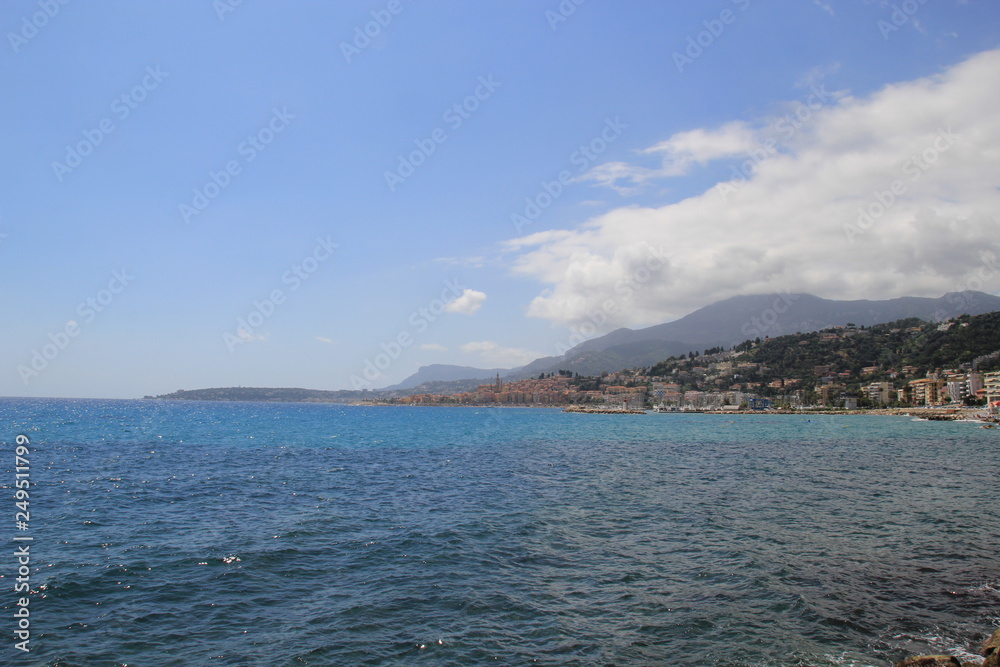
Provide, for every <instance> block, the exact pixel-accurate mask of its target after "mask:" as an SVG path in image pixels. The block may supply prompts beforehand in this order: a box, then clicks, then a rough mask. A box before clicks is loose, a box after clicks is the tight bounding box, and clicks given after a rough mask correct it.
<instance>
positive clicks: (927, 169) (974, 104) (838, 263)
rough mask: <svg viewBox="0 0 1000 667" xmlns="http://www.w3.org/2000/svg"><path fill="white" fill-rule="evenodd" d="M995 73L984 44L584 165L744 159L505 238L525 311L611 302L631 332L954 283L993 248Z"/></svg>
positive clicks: (998, 154) (632, 173) (684, 168)
mask: <svg viewBox="0 0 1000 667" xmlns="http://www.w3.org/2000/svg"><path fill="white" fill-rule="evenodd" d="M998 79H1000V51H989V52H985V53H981V54H979V55H977V56H975V57H973V58H971V59H969V60H968V61H966V62H964V63H961V64H959V65H957V66H955V67H953V68H951V69H950V70H948V71H946V72H944V73H942V74H939V75H936V76H932V77H927V78H923V79H919V80H915V81H911V82H905V83H901V84H895V85H890V86H886V87H885V88H884V89H882V90H880V91H878V92H877V93H875V94H873V95H871V96H870V97H868V98H865V99H859V98H854V97H851V96H849V95H842V94H840V95H835V96H833V97H834V99H830V100H827V102H825V103H824V104H825V105H815V106H805V105H804V104H801V103H800V104H798V105H797V107H796V108H797V110H798V111H800V112H803V111H804V113H802V115H801V116H799V118H798V119H796V118H794V117H793V118H792V121H793V122H792V123H785V124H784V125H783V124H782V123H781V122H780V121H779V122H775V119H758V121H759V122H755V123H753V124H750V123H746V122H744V121H734V122H732V123H728V124H726V125H724V126H723V127H722V128H719V129H715V130H708V129H705V130H691V131H687V132H683V133H680V134H677V135H674V136H673V137H671V138H670V139H668V140H667V141H665V142H662V143H660V144H657V145H656V146H653V147H652V148H650V149H647V150H646V151H645V152H646V153H650V152H652V153H662V154H663V155H664V166H663V167H662V168H661V169H658V170H648V169H645V168H643V167H636V168H632V167H630V165H625V164H623V163H615V164H614V166H613V167H612V168H610V169H609V170H607V171H605V172H601V171H600V170H599V169H598V170H595V173H605V174H610V175H613V176H614V178H611V177H610V176H609V178H608V179H606V184H608V185H612V186H617V187H621V185H620V183H619V182H620V181H621V180H625V181H626V182H627V183H628V184H630V185H632V186H635V185H637V184H639V185H641V184H642V183H645V182H649V181H653V180H655V179H658V178H665V177H671V176H677V175H680V174H684V173H688V172H690V171H691V170H693V169H695V168H696V167H697V166H699V165H702V164H705V163H707V162H708V161H711V160H718V159H722V158H728V159H729V160H730V161H731V162H732V164H733V166H734V167H738V166H740V165H744V166H747V165H749V166H750V167H753V169H748V170H747V173H748V174H749V177H748V178H741V179H733V180H732V181H728V182H723V183H718V184H716V185H715V186H714V187H712V188H710V189H708V190H707V191H705V192H703V193H701V194H699V195H697V196H693V197H690V198H688V199H684V200H682V201H678V202H675V203H670V204H667V205H664V206H661V207H658V208H650V207H620V208H617V209H614V210H611V211H609V212H607V213H605V214H602V215H599V216H597V217H595V218H593V219H591V220H588V221H587V222H585V223H584V224H582V225H581V226H580V227H578V228H577V229H575V230H551V231H547V232H540V233H536V234H533V235H530V236H526V237H522V238H518V239H513V240H512V241H510V242H509V243H508V244H507V249H508V251H510V252H513V253H515V259H514V270H515V272H517V273H520V274H522V275H525V276H529V277H532V278H535V279H537V280H539V281H540V282H542V283H544V284H545V285H546V288H545V289H544V290H543V291H542V292H541V293H540V294H539V295H538V296H537V297H536V298H535V299H534V300H533V301H532V303H531V305H530V307H529V311H528V312H529V315H532V316H535V317H541V318H545V319H549V320H552V321H555V322H561V323H574V322H580V321H583V320H585V319H586V318H587V315H588V314H589V313H592V312H594V311H595V310H598V309H600V308H601V304H602V303H604V302H606V301H607V300H608V299H613V300H615V301H616V304H617V305H618V306H620V307H619V308H617V310H616V312H615V313H614V314H613V315H612V316H611V322H610V324H612V325H618V326H623V325H624V326H629V325H631V326H637V325H638V326H641V325H646V324H653V323H657V322H662V321H665V320H668V319H673V318H676V317H679V316H682V315H684V314H686V313H688V312H690V311H692V310H694V309H696V308H698V307H701V306H703V305H705V304H707V303H711V302H713V301H716V300H720V299H724V298H727V297H730V296H734V295H736V294H753V293H757V294H760V293H773V292H778V291H781V292H784V291H785V290H788V289H790V290H792V291H803V292H811V293H814V294H818V295H821V296H825V297H829V298H842V299H847V298H890V297H895V296H901V295H924V296H940V295H941V294H943V293H944V292H947V291H950V290H953V289H956V288H959V287H960V286H961V285H962V284H963V283H964V282H965V278H966V276H967V274H971V273H972V272H973V271H974V270H976V269H977V268H978V267H979V266H980V262H981V260H980V259H979V257H980V255H981V253H982V252H984V251H986V252H995V253H997V254H1000V224H998V220H1000V189H998V188H997V185H996V178H995V175H996V168H997V164H1000V115H998V114H997V113H996V109H997V108H1000V87H997V86H991V85H988V84H987V82H989V81H996V80H998ZM753 128H761V129H757V130H755V129H753ZM768 142H773V143H770V144H769V143H768ZM761 148H767V150H766V152H763V153H762V152H761ZM753 151H756V154H757V156H758V158H757V160H756V162H754V161H750V160H749V159H748V152H753ZM653 171H655V173H653ZM593 180H598V179H596V178H595V179H593ZM894 184H895V186H896V189H897V191H898V192H897V193H893V192H892V188H893V185H894ZM879 198H881V199H882V200H883V201H886V202H888V201H889V199H890V198H891V199H892V200H893V201H892V202H891V203H890V204H889V205H888V206H887V207H884V208H885V210H884V213H882V214H881V215H875V216H874V217H873V218H872V219H871V220H872V221H871V222H870V223H868V222H867V221H866V219H865V218H863V217H861V218H860V222H859V210H870V211H872V212H874V213H876V214H878V213H879V207H880V204H879V201H878V200H879ZM865 226H867V228H864V227H865ZM852 228H853V229H854V230H855V231H853V232H852V231H851V230H852ZM857 232H860V233H857ZM649 248H658V249H660V251H661V252H662V253H663V254H664V255H665V257H664V260H663V264H662V266H661V267H660V269H659V270H658V271H657V272H656V273H655V275H652V276H651V277H650V278H649V280H647V281H645V282H643V283H642V284H632V285H631V286H629V283H628V281H629V280H630V279H633V278H634V277H635V276H636V275H637V273H636V272H637V271H638V270H639V267H640V265H641V264H642V262H643V261H644V260H643V258H644V257H649V252H650V251H649ZM998 280H1000V279H998ZM633 283H634V281H633ZM626 288H627V289H626ZM984 289H986V290H987V291H996V290H998V289H1000V284H996V285H992V286H990V285H987V286H985V287H984Z"/></svg>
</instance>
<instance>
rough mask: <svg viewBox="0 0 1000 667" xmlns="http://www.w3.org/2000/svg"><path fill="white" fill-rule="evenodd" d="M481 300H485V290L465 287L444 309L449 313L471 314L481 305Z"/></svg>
mask: <svg viewBox="0 0 1000 667" xmlns="http://www.w3.org/2000/svg"><path fill="white" fill-rule="evenodd" d="M483 301H486V293H485V292H480V291H477V290H474V289H466V290H464V291H463V292H462V294H461V295H459V297H458V298H457V299H455V300H454V301H452V302H451V303H449V304H448V305H446V306H445V307H444V309H445V310H446V311H447V312H449V313H462V314H463V315H472V314H473V313H475V312H476V311H477V310H479V308H480V307H481V306H482V305H483Z"/></svg>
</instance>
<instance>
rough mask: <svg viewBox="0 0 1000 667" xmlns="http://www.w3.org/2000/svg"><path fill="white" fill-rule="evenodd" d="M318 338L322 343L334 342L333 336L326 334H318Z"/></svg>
mask: <svg viewBox="0 0 1000 667" xmlns="http://www.w3.org/2000/svg"><path fill="white" fill-rule="evenodd" d="M316 340H318V341H319V342H321V343H326V344H327V345H333V344H334V343H333V339H332V338H327V337H326V336H316Z"/></svg>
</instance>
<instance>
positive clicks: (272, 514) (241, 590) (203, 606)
mask: <svg viewBox="0 0 1000 667" xmlns="http://www.w3.org/2000/svg"><path fill="white" fill-rule="evenodd" d="M0 425H2V429H3V430H2V432H0V443H3V445H2V447H0V456H2V457H3V460H2V463H3V465H2V466H0V474H2V478H0V486H2V488H3V494H2V496H3V497H5V498H9V499H10V500H9V501H7V505H8V514H9V515H10V516H9V517H8V519H7V520H6V524H7V525H6V527H5V528H4V529H3V530H2V531H0V539H2V540H3V541H4V542H5V543H6V544H7V546H6V547H5V548H4V549H3V551H0V553H4V552H5V553H8V554H12V553H13V551H14V549H15V546H16V545H18V544H21V543H17V542H14V541H13V538H14V537H15V535H18V534H20V535H30V536H31V537H32V538H33V540H32V542H31V543H30V545H31V546H30V550H31V575H30V577H31V585H32V594H31V597H30V610H31V616H30V619H31V625H30V631H31V638H30V648H31V651H30V653H27V654H25V653H22V652H20V651H17V650H15V649H14V643H15V641H16V639H15V638H14V634H13V631H14V629H15V627H16V619H15V617H14V610H15V609H16V607H15V601H16V598H17V597H18V596H17V595H15V593H14V592H13V585H14V577H15V576H16V570H17V563H16V560H15V559H14V558H13V557H12V556H10V555H8V556H2V557H0V574H2V575H3V579H2V580H0V591H2V593H0V606H2V612H0V614H2V618H0V628H2V632H0V637H3V638H4V639H3V642H2V643H0V663H3V664H10V665H47V666H50V667H55V666H57V665H58V666H60V667H70V666H86V667H91V666H97V665H109V666H110V665H151V666H156V667H167V666H173V665H178V666H180V665H185V666H187V665H289V666H291V665H483V664H499V665H528V664H538V665H746V666H751V665H752V666H765V665H775V666H777V665H781V666H785V665H793V666H801V667H804V666H806V665H810V666H813V667H819V666H823V665H854V666H858V667H862V666H876V665H879V666H881V665H889V664H891V663H892V662H893V661H895V660H898V659H901V658H902V657H904V656H905V655H912V654H916V653H928V652H929V653H940V652H950V653H953V654H956V655H959V656H964V657H966V658H967V659H972V658H973V655H972V652H974V651H975V649H976V647H977V646H978V644H979V643H980V642H981V641H982V640H983V639H984V637H985V636H986V635H987V634H988V633H989V632H991V631H992V630H993V629H994V628H995V627H996V626H998V625H1000V558H998V557H997V551H998V548H1000V517H998V512H997V510H998V504H997V501H996V497H997V496H996V488H997V480H998V479H1000V463H998V462H1000V457H998V455H997V453H998V448H1000V432H998V430H984V429H979V428H977V425H976V424H973V423H961V422H952V423H943V422H915V421H912V420H910V419H908V418H905V417H900V418H890V417H864V416H858V417H815V416H813V417H808V418H807V417H804V416H764V415H761V416H756V415H750V416H737V415H733V416H722V415H678V414H662V415H655V414H648V415H583V414H566V413H562V412H560V411H558V410H543V409H535V410H532V409H488V408H401V407H400V408H388V407H351V406H340V405H319V404H265V403H208V402H169V401H97V400H54V399H2V400H0ZM22 433H23V434H25V435H27V436H28V437H29V438H30V440H31V454H30V470H31V473H30V474H31V480H32V487H31V498H30V502H31V506H30V507H31V522H30V529H29V531H27V532H20V533H19V532H18V531H16V530H15V529H14V513H15V511H16V509H15V507H14V500H13V497H12V496H13V487H14V451H13V449H14V439H15V436H16V435H17V434H22Z"/></svg>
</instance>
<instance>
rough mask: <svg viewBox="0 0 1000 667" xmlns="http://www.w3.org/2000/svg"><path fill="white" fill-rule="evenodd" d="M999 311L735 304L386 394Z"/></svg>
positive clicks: (954, 302)
mask: <svg viewBox="0 0 1000 667" xmlns="http://www.w3.org/2000/svg"><path fill="white" fill-rule="evenodd" d="M995 311H1000V297H997V296H993V295H990V294H984V293H983V292H974V291H971V290H969V291H965V292H950V293H948V294H945V295H944V296H942V297H939V298H925V297H912V296H908V297H900V298H896V299H887V300H883V301H871V300H868V299H862V300H855V301H836V300H833V299H823V298H820V297H818V296H813V295H811V294H758V295H749V296H734V297H732V298H729V299H725V300H724V301H718V302H716V303H713V304H711V305H708V306H705V307H704V308H701V309H699V310H696V311H694V312H693V313H691V314H689V315H685V316H684V317H682V318H680V319H679V320H675V321H673V322H667V323H665V324H657V325H655V326H651V327H646V328H644V329H627V328H622V329H616V330H614V331H612V332H610V333H608V334H605V335H603V336H599V337H597V338H592V339H590V340H586V341H583V342H582V343H580V344H579V345H577V346H576V347H573V348H571V349H570V350H569V351H567V352H566V353H565V354H563V355H562V356H552V357H542V358H539V359H535V360H534V361H532V362H531V363H530V364H528V365H526V366H521V367H520V368H514V369H497V368H493V369H488V370H487V369H481V368H472V367H469V366H449V365H445V364H435V365H432V366H423V367H421V368H420V370H419V371H417V373H415V374H414V375H411V376H410V377H408V378H407V379H405V380H403V382H401V383H399V384H397V385H394V386H392V387H386V388H385V389H386V390H394V389H412V388H413V387H416V386H418V385H422V384H426V383H428V382H440V381H455V380H466V379H469V380H475V379H480V380H481V379H487V378H492V377H494V376H495V375H496V374H497V373H499V374H500V377H506V378H509V379H519V378H526V377H531V376H537V375H538V374H539V373H551V372H553V371H557V370H570V371H574V372H576V373H580V374H581V375H598V374H600V373H602V372H604V371H608V372H613V371H617V370H621V369H623V368H634V367H638V366H652V365H653V364H655V363H657V362H659V361H662V360H664V359H666V358H667V357H672V356H677V355H680V354H686V353H688V352H691V351H703V350H705V349H706V348H712V347H725V348H728V347H731V346H733V345H736V344H738V343H742V342H743V341H745V340H752V339H754V338H762V339H763V338H776V337H778V336H784V335H788V334H795V333H809V332H813V331H820V330H822V329H828V328H830V327H839V326H845V325H847V324H856V325H858V326H862V325H863V326H866V327H868V326H872V325H875V324H882V323H885V322H895V321H896V320H902V319H907V318H911V317H916V318H919V319H921V320H924V321H928V322H937V321H940V320H945V319H950V318H953V317H958V316H959V315H981V314H984V313H991V312H995Z"/></svg>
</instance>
